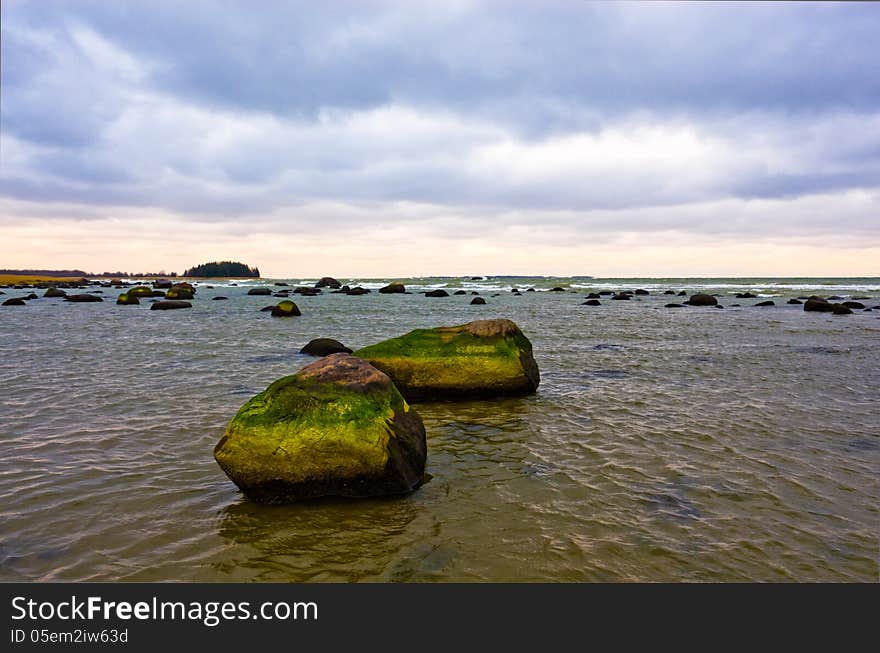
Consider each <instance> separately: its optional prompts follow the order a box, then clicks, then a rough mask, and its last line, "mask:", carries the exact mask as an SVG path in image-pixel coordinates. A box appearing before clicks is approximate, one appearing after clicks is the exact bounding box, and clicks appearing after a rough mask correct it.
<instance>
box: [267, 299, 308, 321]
mask: <svg viewBox="0 0 880 653" xmlns="http://www.w3.org/2000/svg"><path fill="white" fill-rule="evenodd" d="M298 315H302V313H300V311H299V306H297V305H296V304H295V303H293V302H292V301H290V300H289V299H285V300H284V301H283V302H278V303H277V304H276V305H275V306H273V307H272V317H295V316H298Z"/></svg>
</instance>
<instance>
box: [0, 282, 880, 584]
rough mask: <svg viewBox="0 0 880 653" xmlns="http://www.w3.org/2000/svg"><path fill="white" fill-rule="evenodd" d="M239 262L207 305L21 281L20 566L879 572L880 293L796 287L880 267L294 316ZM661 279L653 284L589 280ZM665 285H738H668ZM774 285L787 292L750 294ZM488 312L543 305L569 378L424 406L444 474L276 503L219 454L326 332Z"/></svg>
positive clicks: (435, 470)
mask: <svg viewBox="0 0 880 653" xmlns="http://www.w3.org/2000/svg"><path fill="white" fill-rule="evenodd" d="M288 281H289V282H290V283H291V284H292V285H295V284H298V283H300V282H301V281H303V280H299V279H294V280H288ZM311 281H312V282H313V281H314V280H311ZM341 281H343V282H347V280H341ZM225 283H226V282H217V283H215V286H216V287H215V288H214V289H207V288H206V287H204V285H202V286H201V287H200V290H199V292H198V294H197V299H195V300H194V302H193V304H194V306H193V308H192V309H191V310H180V311H150V310H149V304H148V303H147V302H146V301H143V300H142V304H141V305H140V306H116V305H115V304H114V302H113V301H112V300H113V298H115V296H116V294H118V292H119V291H118V290H113V289H109V288H107V289H103V292H104V293H105V298H106V299H107V300H108V301H105V302H104V303H90V304H71V303H65V302H63V301H61V300H58V299H43V298H40V299H38V300H32V301H31V302H29V304H28V305H27V306H25V307H0V354H2V355H0V385H2V394H0V442H2V447H3V456H2V468H0V494H2V497H3V502H2V506H0V579H2V580H25V579H34V580H127V581H135V580H138V581H155V580H208V581H287V580H291V581H376V580H391V581H449V580H458V581H481V580H498V581H504V580H514V581H556V580H560V581H563V580H564V581H620V580H627V581H631V580H646V581H668V580H672V581H675V580H698V581H714V580H768V581H774V580H803V581H806V580H811V581H812V580H844V581H852V580H867V581H876V580H877V579H878V531H880V528H878V527H880V514H878V503H880V502H878V496H880V488H878V478H880V422H878V411H877V407H878V399H880V392H878V388H880V372H878V362H880V354H878V351H880V348H878V345H880V310H877V311H872V312H863V311H856V312H855V314H853V315H847V316H832V315H829V314H817V313H805V312H804V311H803V310H802V307H800V306H788V305H785V301H786V299H787V298H789V297H794V296H799V295H808V294H813V293H816V292H821V293H822V294H825V295H829V294H838V295H842V296H846V297H847V298H849V297H853V296H869V297H871V299H870V300H860V301H862V302H863V303H865V304H866V305H867V306H877V305H880V279H849V280H833V281H829V282H828V283H827V284H823V283H820V282H816V281H814V280H796V281H784V282H783V281H779V280H766V279H764V280H762V279H755V280H644V279H643V280H637V281H626V282H624V281H619V280H590V279H572V280H569V279H564V280H538V279H516V280H511V279H504V280H497V281H488V282H487V281H474V282H464V281H459V280H443V279H422V280H408V287H410V288H411V289H412V290H414V291H418V290H424V289H426V288H434V287H443V286H447V287H449V288H450V289H455V288H459V287H464V288H467V289H468V290H469V291H470V290H472V289H476V290H478V291H479V292H480V293H481V294H482V295H483V296H484V297H486V299H487V302H488V303H487V305H485V306H470V305H469V301H470V297H469V296H452V297H447V298H436V299H434V298H425V297H423V296H422V295H419V294H412V295H378V294H376V293H373V294H371V295H366V296H361V297H349V296H346V295H330V294H325V295H322V296H319V297H305V298H299V297H296V298H295V299H296V302H297V303H298V305H299V306H300V308H301V309H302V312H303V315H302V317H299V318H294V319H277V318H271V317H270V316H269V315H268V314H266V313H259V312H258V309H259V308H261V307H262V306H264V305H266V304H268V303H274V302H275V301H278V300H277V299H273V298H266V297H254V296H247V295H246V292H247V287H248V286H247V285H246V284H245V283H242V284H240V285H238V286H235V287H231V286H224V285H223V284H225ZM250 283H253V282H250ZM364 285H365V286H368V287H374V288H375V287H378V286H380V285H382V282H381V281H380V280H373V281H372V282H367V283H364ZM511 285H518V286H519V287H520V288H521V289H525V288H527V287H529V286H532V285H537V286H538V287H539V288H541V289H547V288H550V287H552V286H554V285H564V286H565V287H566V288H567V289H568V292H556V293H553V292H535V293H524V294H523V295H522V296H519V297H518V296H514V295H512V294H511V293H510V292H509V288H510V287H511ZM636 287H642V288H646V289H649V290H650V291H651V295H650V296H647V297H639V298H638V300H633V301H629V302H621V301H606V299H607V298H603V300H602V306H599V307H590V306H582V305H581V303H582V302H583V301H584V299H585V297H584V295H585V294H586V293H587V292H588V291H589V290H591V289H593V290H602V289H606V288H615V289H617V288H620V289H627V288H628V289H634V288H636ZM665 288H675V289H676V290H678V289H682V288H684V289H687V290H695V289H708V290H710V291H711V292H718V293H722V294H723V295H724V296H723V297H721V302H722V303H723V304H724V305H725V306H726V308H725V309H724V310H717V309H712V308H686V309H665V308H663V305H664V304H665V303H667V302H670V301H673V299H674V298H670V297H669V296H664V295H661V294H659V291H660V290H662V289H665ZM747 289H748V290H752V291H753V292H755V293H756V294H760V295H762V297H759V298H758V299H742V300H737V299H733V298H732V297H731V296H730V295H731V293H734V292H737V291H742V290H747ZM3 290H4V292H5V293H6V295H5V296H3V297H2V299H6V298H8V297H9V296H16V295H23V294H26V292H27V291H20V290H18V291H17V290H13V289H9V288H5V289H3ZM573 291H577V294H574V292H573ZM494 292H500V293H501V294H500V295H499V296H497V297H493V296H492V295H493V293H494ZM38 294H40V295H42V291H38ZM219 294H222V295H225V296H227V297H229V301H225V302H224V301H216V302H215V301H211V300H210V298H211V297H212V296H215V295H219ZM767 297H771V298H773V299H774V300H775V301H776V303H777V306H775V307H771V308H755V307H753V304H754V303H756V302H757V301H760V300H761V299H766V298H767ZM682 299H683V298H682ZM267 300H271V302H270V301H267ZM733 303H739V304H741V306H740V307H738V308H737V307H732V306H731V304H733ZM487 317H508V318H510V319H513V320H514V321H516V322H517V323H518V324H519V325H520V326H521V327H522V329H523V330H524V332H525V333H526V335H527V336H528V337H529V338H530V339H531V341H532V343H533V345H534V348H535V357H536V359H537V361H538V364H539V366H540V369H541V373H542V382H541V386H540V387H539V389H538V392H537V394H536V395H534V396H531V397H527V398H523V399H505V400H498V401H479V402H469V403H463V404H452V403H445V404H419V405H417V406H416V408H417V410H418V411H419V412H420V413H421V415H422V417H423V419H424V421H425V424H426V427H427V431H428V448H429V452H428V471H429V472H430V474H431V475H432V477H433V478H432V479H431V480H430V482H429V483H427V484H426V485H424V486H423V487H422V488H421V489H419V490H418V491H417V492H415V493H413V494H411V495H409V496H406V497H403V498H394V499H382V500H363V501H331V500H324V501H318V502H312V503H304V504H298V505H291V506H281V507H278V506H274V507H269V506H259V505H255V504H251V503H249V502H247V501H245V500H243V499H242V497H241V495H240V494H239V492H238V490H237V489H236V487H235V486H234V485H233V484H232V483H231V482H230V481H229V480H228V479H227V478H226V476H225V475H224V474H223V472H222V471H221V470H220V468H219V467H218V466H217V464H216V463H215V462H214V460H213V458H212V449H213V447H214V445H215V443H216V442H217V440H218V439H219V438H220V436H221V434H222V432H223V429H224V427H225V425H226V423H227V422H228V421H229V420H230V418H231V417H232V416H233V415H234V414H235V412H236V411H237V410H238V408H239V407H240V406H241V405H242V404H243V403H244V402H245V401H246V400H247V399H248V398H249V397H250V396H252V395H253V394H255V393H257V392H259V391H260V390H262V389H264V388H265V387H266V386H267V385H268V384H269V383H270V382H272V381H273V380H275V379H277V378H278V377H280V376H283V375H286V374H290V373H293V372H295V371H296V370H297V369H299V368H300V367H302V366H303V365H305V364H307V363H308V362H311V361H312V360H313V359H311V358H308V357H306V356H302V355H300V354H298V353H297V352H298V350H299V348H300V347H302V345H304V344H305V343H306V342H307V341H308V340H310V339H311V338H313V337H319V336H323V337H334V338H337V339H339V340H341V341H342V342H344V343H345V344H347V345H348V346H350V347H352V348H356V347H360V346H364V345H367V344H370V343H373V342H376V341H377V340H380V339H383V338H386V337H390V336H394V335H399V334H401V333H404V332H406V331H408V330H410V329H413V328H417V327H428V326H438V325H444V324H460V323H463V322H467V321H470V320H472V319H481V318H487Z"/></svg>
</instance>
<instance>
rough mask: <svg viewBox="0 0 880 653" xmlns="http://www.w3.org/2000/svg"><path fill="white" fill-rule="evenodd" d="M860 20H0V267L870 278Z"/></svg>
mask: <svg viewBox="0 0 880 653" xmlns="http://www.w3.org/2000/svg"><path fill="white" fill-rule="evenodd" d="M878 34H880V5H877V4H873V3H865V4H862V3H853V4H849V3H796V4H788V3H742V4H740V3H669V4H667V3H656V2H649V3H648V2H646V3H638V2H634V3H629V2H620V3H590V2H574V1H573V0H571V1H567V2H552V1H550V2H546V1H542V2H537V1H535V2H513V1H509V2H505V1H502V0H495V1H492V2H459V1H456V0H445V1H443V2H440V1H439V0H438V1H435V2H378V1H369V0H366V1H365V0H361V1H358V2H355V1H350V2H346V1H343V0H333V1H330V2H324V3H315V2H292V1H291V2H272V1H270V0H265V1H262V2H247V1H245V0H241V1H238V2H235V1H222V2H220V1H218V2H203V1H201V0H188V1H187V2H179V1H174V2H165V1H163V0H149V1H147V0H143V1H137V0H131V1H127V2H119V3H117V2H112V3H111V2H106V1H103V0H101V1H94V2H90V1H87V0H78V1H75V2H61V1H53V0H39V1H36V0H35V1H32V2H22V1H19V0H4V2H3V4H2V11H0V49H2V52H0V55H2V60H0V62H2V63H0V91H2V93H0V268H51V269H62V268H79V269H84V270H87V271H94V272H100V271H104V270H107V271H117V270H121V271H131V272H134V271H160V270H163V271H168V272H171V271H178V272H180V271H182V270H183V269H185V268H187V267H191V266H192V265H195V264H198V263H202V262H206V261H213V260H223V259H231V260H239V261H243V262H245V263H248V264H250V265H256V266H259V267H260V269H261V271H262V273H263V275H264V276H270V277H271V276H274V277H288V276H303V277H315V276H323V275H332V276H338V277H409V276H422V275H466V274H523V275H560V276H566V275H593V276H597V277H602V276H606V277H607V276H633V277H637V276H657V277H662V276H826V277H832V276H868V275H870V276H878V275H880V263H878V261H880V47H878V45H877V35H878Z"/></svg>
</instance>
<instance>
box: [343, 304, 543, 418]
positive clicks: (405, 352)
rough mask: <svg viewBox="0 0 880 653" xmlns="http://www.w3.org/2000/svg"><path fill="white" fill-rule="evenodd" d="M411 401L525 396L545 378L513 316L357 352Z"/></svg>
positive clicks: (442, 329) (423, 331) (426, 332)
mask: <svg viewBox="0 0 880 653" xmlns="http://www.w3.org/2000/svg"><path fill="white" fill-rule="evenodd" d="M355 355H356V356H360V357H361V358H363V359H364V360H366V361H368V362H369V363H370V364H371V365H373V366H375V367H377V368H379V369H380V370H382V371H383V372H385V373H386V374H388V376H390V377H391V379H392V380H393V381H394V383H395V385H397V387H398V388H399V389H400V392H401V393H402V394H403V396H404V397H406V399H407V400H408V401H432V400H443V399H462V398H469V397H491V396H505V395H524V394H529V393H532V392H534V391H535V389H536V388H537V387H538V383H540V381H541V377H540V374H539V372H538V365H537V363H535V359H534V357H533V356H532V343H530V342H529V340H528V338H526V337H525V336H524V335H523V333H522V331H520V329H519V327H518V326H517V325H516V324H514V323H513V322H511V321H510V320H504V319H495V320H478V321H476V322H469V323H468V324H463V325H461V326H452V327H438V328H436V329H416V330H415V331H411V332H410V333H408V334H406V335H404V336H400V337H398V338H392V339H391V340H385V341H383V342H380V343H378V344H375V345H371V346H369V347H365V348H363V349H359V350H358V351H356V352H355Z"/></svg>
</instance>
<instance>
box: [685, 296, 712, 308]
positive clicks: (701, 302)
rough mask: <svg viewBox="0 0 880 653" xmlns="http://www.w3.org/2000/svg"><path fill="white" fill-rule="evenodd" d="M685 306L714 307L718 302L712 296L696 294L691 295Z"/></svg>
mask: <svg viewBox="0 0 880 653" xmlns="http://www.w3.org/2000/svg"><path fill="white" fill-rule="evenodd" d="M685 304H690V305H691V306H715V305H717V304H718V300H717V299H715V298H714V297H713V296H712V295H707V294H705V293H697V294H696V295H691V298H690V299H689V300H688V301H686V302H685Z"/></svg>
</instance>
